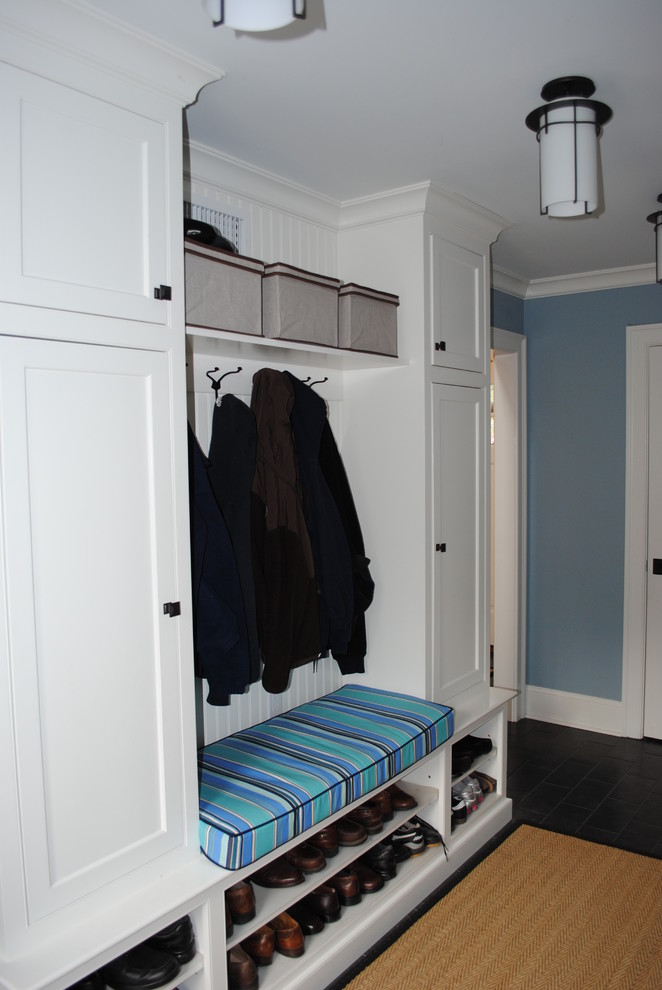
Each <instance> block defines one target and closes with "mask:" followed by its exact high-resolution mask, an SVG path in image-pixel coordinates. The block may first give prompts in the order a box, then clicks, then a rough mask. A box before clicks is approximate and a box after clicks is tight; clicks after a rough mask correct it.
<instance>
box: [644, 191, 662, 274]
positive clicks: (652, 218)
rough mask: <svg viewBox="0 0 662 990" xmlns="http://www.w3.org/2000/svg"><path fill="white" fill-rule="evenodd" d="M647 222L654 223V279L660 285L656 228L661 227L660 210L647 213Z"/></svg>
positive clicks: (661, 263) (660, 198)
mask: <svg viewBox="0 0 662 990" xmlns="http://www.w3.org/2000/svg"><path fill="white" fill-rule="evenodd" d="M657 201H658V203H662V193H661V194H660V195H659V196H658V197H657ZM646 220H647V221H648V223H652V224H654V233H655V281H656V282H658V283H659V284H660V285H662V258H660V257H658V250H657V245H658V240H659V238H658V233H657V232H658V228H659V227H662V210H656V211H655V213H649V214H648V216H647V217H646Z"/></svg>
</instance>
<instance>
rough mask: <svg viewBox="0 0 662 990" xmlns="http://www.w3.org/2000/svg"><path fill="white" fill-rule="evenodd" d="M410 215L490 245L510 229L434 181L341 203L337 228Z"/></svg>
mask: <svg viewBox="0 0 662 990" xmlns="http://www.w3.org/2000/svg"><path fill="white" fill-rule="evenodd" d="M411 216H420V217H423V216H425V217H426V218H427V219H431V220H438V221H440V222H441V223H443V224H444V225H451V226H452V227H454V228H456V229H457V230H459V231H462V232H463V233H465V234H470V235H472V236H474V237H478V238H479V239H480V240H481V241H487V242H488V243H490V244H491V243H493V242H494V241H495V240H496V239H497V237H498V236H499V234H500V233H501V231H502V230H503V229H504V228H505V227H507V226H509V222H508V221H507V220H505V219H504V218H503V217H500V216H498V215H497V214H496V213H492V212H490V211H489V210H486V209H484V208H483V207H481V206H478V205H477V204H476V203H472V202H471V201H470V200H468V199H463V198H462V197H461V196H456V195H454V194H452V193H449V192H447V191H446V190H445V189H442V188H441V187H440V186H437V185H435V183H433V182H419V183H416V184H414V185H409V186H401V187H400V188H398V189H388V190H386V191H384V192H379V193H374V194H371V195H369V196H361V197H359V198H357V199H351V200H344V201H343V202H342V203H341V217H340V227H341V229H344V230H346V229H348V228H350V227H360V226H364V225H370V224H374V223H379V222H380V221H381V222H384V221H389V220H395V219H400V218H402V217H411Z"/></svg>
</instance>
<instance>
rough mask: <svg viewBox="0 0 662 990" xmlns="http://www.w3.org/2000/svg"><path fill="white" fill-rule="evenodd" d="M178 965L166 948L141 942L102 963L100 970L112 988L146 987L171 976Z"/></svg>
mask: <svg viewBox="0 0 662 990" xmlns="http://www.w3.org/2000/svg"><path fill="white" fill-rule="evenodd" d="M180 969H181V967H180V965H179V963H178V962H177V960H176V959H175V957H174V956H171V955H170V953H169V952H163V951H162V950H161V949H155V948H154V947H153V946H151V945H147V944H146V943H145V942H143V943H142V944H141V945H136V947H135V948H133V949H129V951H128V952H125V953H124V954H123V955H121V956H119V957H118V958H117V959H114V960H113V961H112V962H111V963H108V965H107V966H103V967H102V968H101V970H100V972H101V976H102V978H103V980H104V981H105V982H106V983H107V984H108V986H109V987H112V988H113V990H150V988H153V987H162V986H163V984H164V983H169V982H170V980H174V979H175V977H176V976H177V974H178V973H179V970H180Z"/></svg>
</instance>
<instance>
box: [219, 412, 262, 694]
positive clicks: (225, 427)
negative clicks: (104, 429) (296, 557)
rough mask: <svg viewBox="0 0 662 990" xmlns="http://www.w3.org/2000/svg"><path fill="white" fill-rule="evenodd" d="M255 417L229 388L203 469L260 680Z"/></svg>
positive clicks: (253, 673) (252, 663)
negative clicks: (226, 540)
mask: <svg viewBox="0 0 662 990" xmlns="http://www.w3.org/2000/svg"><path fill="white" fill-rule="evenodd" d="M256 448H257V429H256V426H255V416H254V415H253V413H252V412H251V410H250V409H249V407H248V406H247V405H246V403H245V402H242V401H241V399H238V398H237V397H236V396H235V395H232V394H231V393H228V394H227V395H224V396H223V398H222V399H221V403H220V405H214V416H213V420H212V433H211V442H210V444H209V466H208V468H207V474H208V477H209V481H210V484H211V487H212V490H213V492H214V495H215V497H216V501H217V502H218V504H219V506H220V509H221V512H222V513H223V519H224V520H225V525H226V526H227V529H228V533H229V535H230V540H231V541H232V548H233V550H234V556H235V560H236V563H237V572H238V574H239V583H240V585H241V595H242V599H243V603H244V615H245V617H246V627H247V633H248V652H249V657H250V680H251V682H253V681H257V680H259V677H260V668H261V664H260V651H259V644H258V633H257V616H256V612H255V585H254V582H253V560H252V554H251V485H252V483H253V475H254V474H255V455H256Z"/></svg>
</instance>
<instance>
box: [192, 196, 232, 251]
mask: <svg viewBox="0 0 662 990" xmlns="http://www.w3.org/2000/svg"><path fill="white" fill-rule="evenodd" d="M184 217H185V218H186V219H187V220H188V219H190V220H200V221H201V222H202V223H208V224H211V226H212V227H215V228H216V230H217V231H218V232H219V234H222V236H223V237H226V238H227V239H228V240H229V241H231V242H232V243H233V244H234V246H235V248H236V249H237V251H238V253H239V254H244V253H245V251H244V240H245V236H244V234H245V231H244V224H245V223H246V221H245V219H244V217H236V216H233V215H232V214H231V213H224V212H223V211H222V210H215V209H213V208H212V207H210V206H200V205H199V204H198V203H189V202H188V201H187V200H184Z"/></svg>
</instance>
